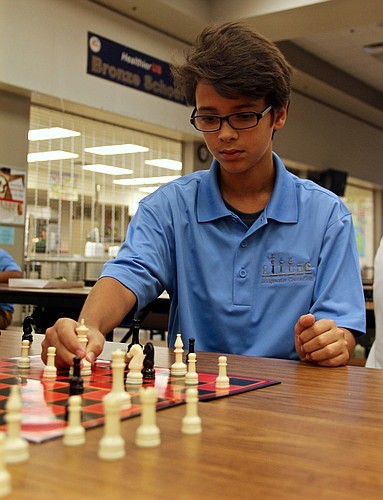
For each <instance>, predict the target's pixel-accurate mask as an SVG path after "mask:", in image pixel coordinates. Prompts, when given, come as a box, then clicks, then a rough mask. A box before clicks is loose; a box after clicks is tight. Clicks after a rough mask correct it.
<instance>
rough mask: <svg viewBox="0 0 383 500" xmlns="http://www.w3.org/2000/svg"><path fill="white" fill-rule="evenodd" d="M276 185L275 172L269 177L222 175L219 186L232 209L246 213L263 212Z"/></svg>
mask: <svg viewBox="0 0 383 500" xmlns="http://www.w3.org/2000/svg"><path fill="white" fill-rule="evenodd" d="M274 183H275V171H274V169H273V170H272V173H271V174H269V175H264V174H262V175H257V174H253V175H240V174H234V175H231V174H227V172H225V173H223V175H222V172H221V173H220V176H219V184H220V191H221V195H222V198H223V199H224V200H225V201H226V202H227V203H229V204H230V205H231V206H232V207H234V208H236V209H237V210H239V211H241V212H244V213H254V212H258V211H260V210H263V209H264V208H265V206H266V205H267V203H268V201H269V199H270V196H271V193H272V192H273V188H274Z"/></svg>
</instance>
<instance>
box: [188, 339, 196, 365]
mask: <svg viewBox="0 0 383 500" xmlns="http://www.w3.org/2000/svg"><path fill="white" fill-rule="evenodd" d="M194 348H195V339H194V338H193V337H191V338H190V339H189V352H188V353H187V355H186V363H188V362H189V354H190V353H192V352H195V351H194Z"/></svg>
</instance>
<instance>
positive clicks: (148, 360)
mask: <svg viewBox="0 0 383 500" xmlns="http://www.w3.org/2000/svg"><path fill="white" fill-rule="evenodd" d="M144 354H145V358H144V368H143V370H142V375H143V377H144V380H153V379H154V378H155V377H156V370H155V369H154V346H153V344H152V343H151V342H147V343H146V344H145V347H144Z"/></svg>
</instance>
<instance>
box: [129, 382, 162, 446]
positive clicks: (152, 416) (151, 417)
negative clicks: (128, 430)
mask: <svg viewBox="0 0 383 500" xmlns="http://www.w3.org/2000/svg"><path fill="white" fill-rule="evenodd" d="M140 400H141V424H140V425H139V427H138V428H137V431H136V441H135V442H136V445H137V446H140V447H143V448H151V447H154V446H158V445H159V444H160V443H161V437H160V429H159V428H158V426H157V424H156V403H157V390H156V389H155V387H148V388H147V389H144V388H143V387H142V388H141V389H140Z"/></svg>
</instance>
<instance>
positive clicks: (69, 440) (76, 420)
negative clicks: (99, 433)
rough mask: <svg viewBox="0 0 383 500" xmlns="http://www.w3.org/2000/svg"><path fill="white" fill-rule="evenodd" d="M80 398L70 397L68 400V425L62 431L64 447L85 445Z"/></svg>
mask: <svg viewBox="0 0 383 500" xmlns="http://www.w3.org/2000/svg"><path fill="white" fill-rule="evenodd" d="M81 406H82V398H81V396H78V395H75V396H70V398H69V400H68V415H69V418H68V425H67V426H66V427H65V430H64V438H63V443H64V444H65V445H66V446H79V445H82V444H84V443H85V429H84V427H83V426H82V425H81Z"/></svg>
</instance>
